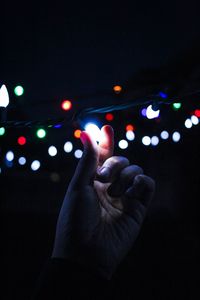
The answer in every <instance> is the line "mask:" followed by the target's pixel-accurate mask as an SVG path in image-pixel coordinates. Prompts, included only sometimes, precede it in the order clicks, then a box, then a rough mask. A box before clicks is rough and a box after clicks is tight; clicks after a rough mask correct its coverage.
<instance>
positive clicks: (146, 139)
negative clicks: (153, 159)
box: [142, 136, 151, 146]
mask: <svg viewBox="0 0 200 300" xmlns="http://www.w3.org/2000/svg"><path fill="white" fill-rule="evenodd" d="M142 144H143V145H145V146H149V145H150V144H151V139H150V137H149V136H144V137H143V138H142Z"/></svg>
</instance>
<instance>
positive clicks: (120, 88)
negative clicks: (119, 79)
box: [113, 85, 122, 94]
mask: <svg viewBox="0 0 200 300" xmlns="http://www.w3.org/2000/svg"><path fill="white" fill-rule="evenodd" d="M113 90H114V92H115V93H116V94H119V93H120V92H121V91H122V87H121V85H115V86H114V87H113Z"/></svg>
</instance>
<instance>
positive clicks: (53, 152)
mask: <svg viewBox="0 0 200 300" xmlns="http://www.w3.org/2000/svg"><path fill="white" fill-rule="evenodd" d="M57 152H58V151H57V149H56V147H55V146H50V147H49V149H48V153H49V155H50V156H56V154H57Z"/></svg>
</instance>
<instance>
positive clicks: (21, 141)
mask: <svg viewBox="0 0 200 300" xmlns="http://www.w3.org/2000/svg"><path fill="white" fill-rule="evenodd" d="M17 142H18V144H19V145H20V146H23V145H25V144H26V138H25V137H24V136H20V137H19V138H18V139H17Z"/></svg>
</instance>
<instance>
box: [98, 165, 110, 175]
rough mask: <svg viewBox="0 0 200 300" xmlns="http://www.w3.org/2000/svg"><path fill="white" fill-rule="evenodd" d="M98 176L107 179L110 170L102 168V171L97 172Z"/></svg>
mask: <svg viewBox="0 0 200 300" xmlns="http://www.w3.org/2000/svg"><path fill="white" fill-rule="evenodd" d="M98 174H99V175H101V176H103V177H109V175H110V169H109V168H106V167H103V168H102V169H99V170H98Z"/></svg>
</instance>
